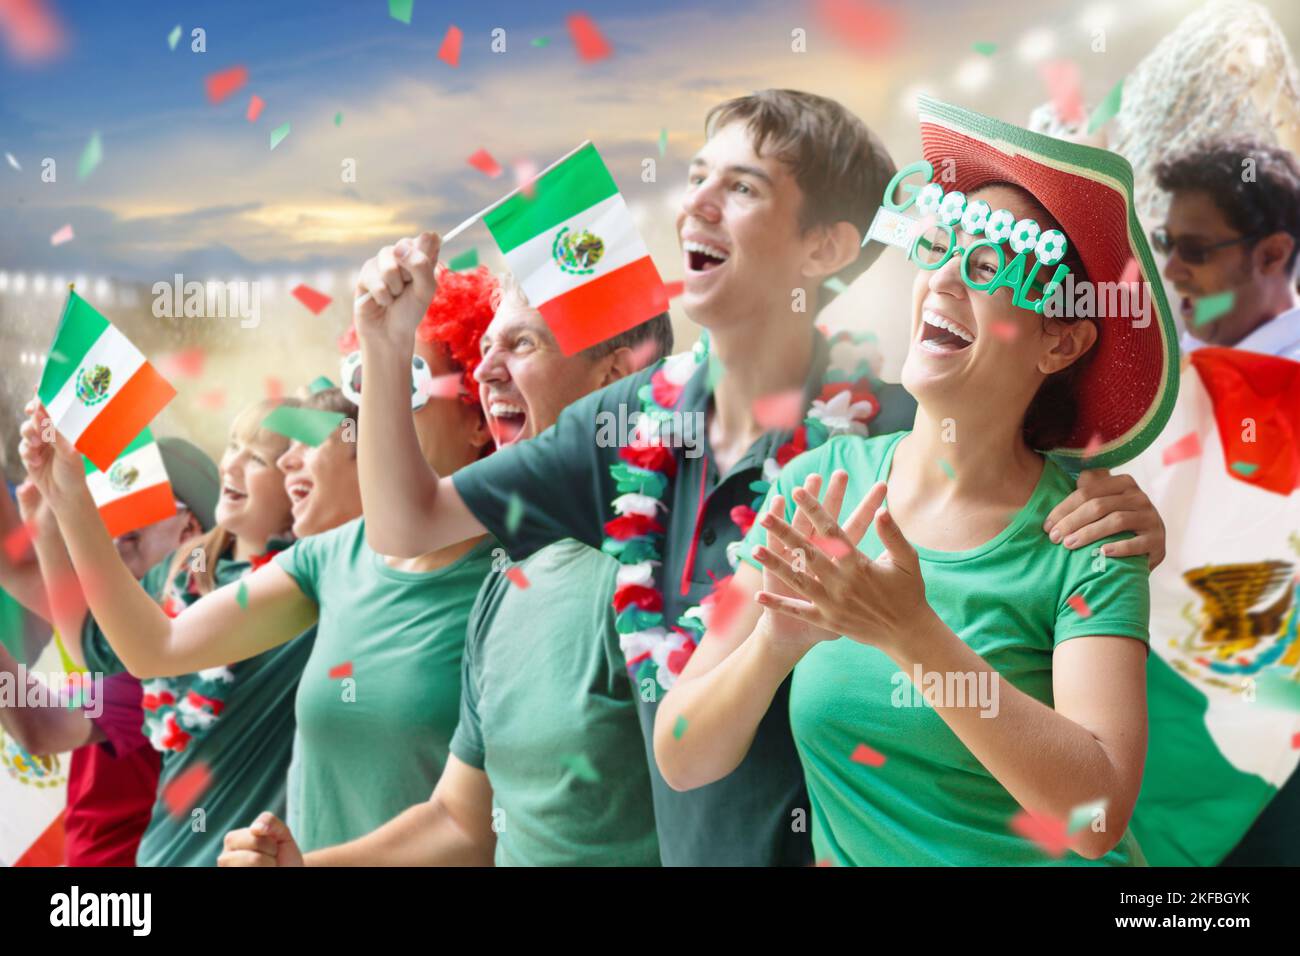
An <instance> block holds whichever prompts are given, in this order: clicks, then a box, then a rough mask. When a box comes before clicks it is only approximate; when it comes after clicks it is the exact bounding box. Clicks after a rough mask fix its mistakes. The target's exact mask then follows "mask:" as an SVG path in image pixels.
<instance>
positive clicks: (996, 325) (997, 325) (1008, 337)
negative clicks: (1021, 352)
mask: <svg viewBox="0 0 1300 956" xmlns="http://www.w3.org/2000/svg"><path fill="white" fill-rule="evenodd" d="M989 331H990V332H992V333H993V334H994V335H996V336H997V337H998V338H999V339H1001V340H1002V341H1003V342H1014V341H1015V340H1016V336H1018V335H1019V334H1020V327H1019V326H1018V325H1016V323H1014V322H1002V321H1000V320H999V321H995V322H990V323H989Z"/></svg>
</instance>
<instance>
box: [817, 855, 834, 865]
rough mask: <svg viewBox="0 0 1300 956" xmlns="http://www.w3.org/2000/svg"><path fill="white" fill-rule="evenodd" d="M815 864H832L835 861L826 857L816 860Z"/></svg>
mask: <svg viewBox="0 0 1300 956" xmlns="http://www.w3.org/2000/svg"><path fill="white" fill-rule="evenodd" d="M817 865H818V866H834V865H835V862H834V861H833V860H831V859H830V858H829V857H828V858H826V859H824V860H818V861H817Z"/></svg>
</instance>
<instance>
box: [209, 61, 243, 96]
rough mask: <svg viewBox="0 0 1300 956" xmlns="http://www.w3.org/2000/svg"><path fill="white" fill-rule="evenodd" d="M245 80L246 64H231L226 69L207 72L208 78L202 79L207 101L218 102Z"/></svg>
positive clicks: (230, 94)
mask: <svg viewBox="0 0 1300 956" xmlns="http://www.w3.org/2000/svg"><path fill="white" fill-rule="evenodd" d="M247 82H248V67H246V66H232V67H230V68H229V69H226V70H218V71H217V72H216V73H209V74H208V78H207V79H206V80H204V85H205V86H206V87H207V91H208V102H209V103H220V102H221V101H222V100H225V99H226V98H228V97H230V96H232V95H233V94H234V93H235V92H236V91H237V90H238V89H239V88H240V87H241V86H243V85H244V84H245V83H247Z"/></svg>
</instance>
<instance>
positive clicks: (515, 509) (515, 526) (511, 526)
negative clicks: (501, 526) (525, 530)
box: [506, 491, 524, 538]
mask: <svg viewBox="0 0 1300 956" xmlns="http://www.w3.org/2000/svg"><path fill="white" fill-rule="evenodd" d="M523 520H524V502H523V499H522V498H520V497H519V495H517V494H515V493H514V492H513V491H512V492H510V501H509V503H508V504H507V505H506V534H508V535H510V537H512V538H513V537H514V536H515V535H516V534H517V533H518V532H519V524H520V522H522V521H523Z"/></svg>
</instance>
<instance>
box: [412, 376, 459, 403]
mask: <svg viewBox="0 0 1300 956" xmlns="http://www.w3.org/2000/svg"><path fill="white" fill-rule="evenodd" d="M461 382H462V377H461V375H460V373H459V372H450V373H448V374H447V375H435V376H434V377H433V378H431V379H429V380H428V381H427V382H421V383H420V393H421V394H422V395H426V396H428V397H429V398H459V397H460V394H461V392H462V391H463V389H462V388H461Z"/></svg>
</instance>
